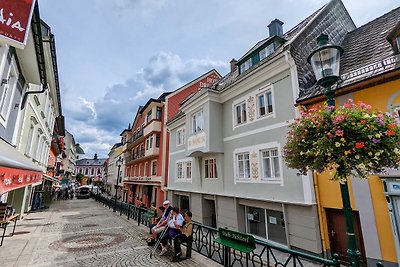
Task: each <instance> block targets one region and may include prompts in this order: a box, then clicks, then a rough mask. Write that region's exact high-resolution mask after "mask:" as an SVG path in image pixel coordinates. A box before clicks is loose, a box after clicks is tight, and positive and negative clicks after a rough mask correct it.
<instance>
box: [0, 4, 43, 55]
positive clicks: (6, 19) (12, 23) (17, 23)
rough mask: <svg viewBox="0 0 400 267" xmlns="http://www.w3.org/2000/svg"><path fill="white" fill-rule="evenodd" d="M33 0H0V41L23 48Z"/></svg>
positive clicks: (26, 37)
mask: <svg viewBox="0 0 400 267" xmlns="http://www.w3.org/2000/svg"><path fill="white" fill-rule="evenodd" d="M34 6H35V0H0V38H1V41H3V42H5V43H7V44H9V45H11V46H14V47H16V48H20V49H24V47H25V45H26V41H27V39H28V33H29V28H30V24H31V18H32V14H33V9H34Z"/></svg>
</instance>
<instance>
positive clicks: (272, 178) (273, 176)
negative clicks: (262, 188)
mask: <svg viewBox="0 0 400 267" xmlns="http://www.w3.org/2000/svg"><path fill="white" fill-rule="evenodd" d="M264 152H265V153H267V152H268V153H269V156H268V157H264ZM275 152H276V155H272V153H275ZM265 158H268V160H269V164H270V168H271V170H270V171H271V176H270V177H267V176H265V164H264V159H265ZM274 160H277V163H278V166H277V168H278V170H276V166H275V161H274ZM260 161H261V164H260V166H261V180H264V181H280V180H281V179H282V162H281V155H280V149H279V148H278V147H272V148H267V149H262V150H260ZM276 172H278V174H279V176H276Z"/></svg>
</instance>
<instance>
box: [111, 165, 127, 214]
mask: <svg viewBox="0 0 400 267" xmlns="http://www.w3.org/2000/svg"><path fill="white" fill-rule="evenodd" d="M123 161H124V159H123V158H121V157H119V158H118V160H117V161H116V162H115V164H116V166H117V167H118V172H117V184H116V185H115V196H114V208H113V212H115V211H116V210H117V193H118V188H119V171H120V169H121V165H122V162H123Z"/></svg>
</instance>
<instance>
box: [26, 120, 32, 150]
mask: <svg viewBox="0 0 400 267" xmlns="http://www.w3.org/2000/svg"><path fill="white" fill-rule="evenodd" d="M33 130H34V126H33V125H32V124H31V127H30V128H29V132H28V142H27V143H26V147H25V154H26V155H28V156H30V155H31V154H30V152H31V146H32V139H33Z"/></svg>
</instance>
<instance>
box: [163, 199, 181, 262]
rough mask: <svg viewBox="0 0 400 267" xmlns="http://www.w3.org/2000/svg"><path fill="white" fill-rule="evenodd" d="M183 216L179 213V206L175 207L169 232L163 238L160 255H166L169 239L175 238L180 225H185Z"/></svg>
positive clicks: (169, 223)
mask: <svg viewBox="0 0 400 267" xmlns="http://www.w3.org/2000/svg"><path fill="white" fill-rule="evenodd" d="M183 221H184V219H183V216H182V215H181V214H180V213H179V208H178V207H174V208H173V209H172V216H171V218H170V220H169V221H168V232H167V233H166V234H165V235H164V236H163V237H162V239H161V253H160V256H162V255H164V254H165V253H166V252H167V250H168V246H167V243H168V240H169V239H172V238H174V237H175V236H176V235H177V234H179V233H180V230H179V229H180V227H181V226H182V225H183Z"/></svg>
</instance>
